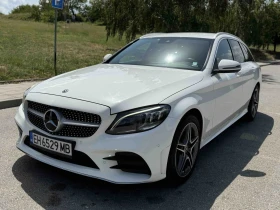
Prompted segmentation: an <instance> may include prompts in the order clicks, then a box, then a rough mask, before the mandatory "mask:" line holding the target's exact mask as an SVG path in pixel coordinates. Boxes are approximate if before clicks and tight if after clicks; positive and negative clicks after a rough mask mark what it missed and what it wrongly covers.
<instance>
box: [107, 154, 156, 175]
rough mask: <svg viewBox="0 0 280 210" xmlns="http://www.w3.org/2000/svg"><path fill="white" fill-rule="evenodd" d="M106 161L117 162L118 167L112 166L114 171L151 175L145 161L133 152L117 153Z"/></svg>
mask: <svg viewBox="0 0 280 210" xmlns="http://www.w3.org/2000/svg"><path fill="white" fill-rule="evenodd" d="M104 159H105V160H115V161H117V163H118V164H117V165H115V166H112V167H111V168H112V169H120V170H122V171H125V172H130V173H138V174H148V175H151V170H150V168H149V166H148V165H147V163H146V162H145V161H144V159H143V158H142V157H141V156H139V155H137V154H135V153H132V152H116V154H115V156H112V157H106V158H104Z"/></svg>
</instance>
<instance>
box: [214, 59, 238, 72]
mask: <svg viewBox="0 0 280 210" xmlns="http://www.w3.org/2000/svg"><path fill="white" fill-rule="evenodd" d="M240 70H241V65H240V63H239V62H237V61H233V60H227V59H222V60H221V61H220V62H219V64H218V69H215V70H214V72H215V73H235V72H239V71H240Z"/></svg>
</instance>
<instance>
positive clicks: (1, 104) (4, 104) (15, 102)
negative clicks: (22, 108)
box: [0, 98, 22, 110]
mask: <svg viewBox="0 0 280 210" xmlns="http://www.w3.org/2000/svg"><path fill="white" fill-rule="evenodd" d="M21 102H22V99H21V98H20V99H12V100H7V101H0V110H1V109H7V108H12V107H17V106H19V105H20V104H21Z"/></svg>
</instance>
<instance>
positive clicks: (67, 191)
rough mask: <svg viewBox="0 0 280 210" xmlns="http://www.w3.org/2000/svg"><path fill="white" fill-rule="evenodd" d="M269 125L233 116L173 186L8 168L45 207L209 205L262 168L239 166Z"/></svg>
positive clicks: (262, 118) (28, 162)
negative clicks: (181, 181)
mask: <svg viewBox="0 0 280 210" xmlns="http://www.w3.org/2000/svg"><path fill="white" fill-rule="evenodd" d="M273 125H274V120H273V118H272V117H270V116H268V115H266V114H263V113H258V115H257V117H256V119H255V121H253V122H250V123H248V122H246V121H245V120H244V119H241V120H239V121H238V122H236V123H235V124H234V125H232V126H231V127H230V128H229V129H227V130H226V131H224V132H223V133H222V134H221V135H219V136H218V137H217V138H215V139H214V140H213V141H212V142H211V143H209V144H208V145H207V146H205V147H204V148H203V149H202V150H201V152H200V156H199V158H198V162H197V165H196V168H195V170H194V173H193V174H192V176H191V177H190V179H189V180H188V181H187V182H186V183H185V184H183V185H181V186H178V187H169V186H167V185H166V184H165V183H164V182H157V183H152V184H142V185H114V184H110V183H107V182H104V181H100V180H96V179H92V178H88V177H84V176H80V175H77V174H73V173H70V172H66V171H63V170H60V169H57V168H54V167H52V166H49V165H46V164H44V163H41V162H39V161H36V160H34V159H32V158H30V157H28V156H27V155H24V156H22V157H21V158H19V159H18V160H17V161H16V162H15V163H14V165H13V168H12V171H13V174H14V176H15V177H16V179H17V180H18V181H19V182H20V183H21V187H22V189H23V190H24V191H25V192H26V193H27V194H28V195H29V196H30V198H32V199H33V200H34V201H35V202H37V203H38V204H39V205H40V206H41V207H43V208H45V209H78V208H87V209H91V208H92V209H96V208H97V209H119V208H122V209H155V208H164V209H171V208H172V209H179V208H180V209H181V208H182V209H210V208H211V206H212V205H213V203H214V201H215V200H216V198H217V197H218V196H219V195H220V194H221V193H222V192H223V191H224V190H225V189H226V188H227V187H228V186H229V185H230V183H231V182H232V181H234V180H235V179H236V178H237V177H238V176H246V177H250V178H252V179H256V178H259V177H262V176H265V175H266V173H265V171H256V170H254V169H253V168H251V169H246V170H245V169H244V168H245V166H246V165H247V164H248V163H249V162H250V161H251V159H252V158H254V157H255V156H257V155H258V154H259V148H260V147H261V145H262V143H263V142H264V141H265V139H266V137H267V136H268V135H271V134H272V133H271V130H272V128H273Z"/></svg>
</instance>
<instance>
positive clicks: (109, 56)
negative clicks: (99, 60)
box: [103, 54, 112, 62]
mask: <svg viewBox="0 0 280 210" xmlns="http://www.w3.org/2000/svg"><path fill="white" fill-rule="evenodd" d="M111 57H112V54H107V55H105V56H104V58H103V62H106V61H107V60H108V59H109V58H111Z"/></svg>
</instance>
